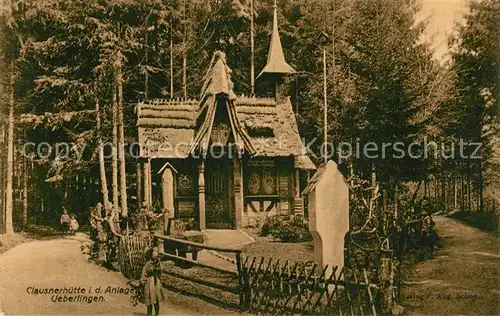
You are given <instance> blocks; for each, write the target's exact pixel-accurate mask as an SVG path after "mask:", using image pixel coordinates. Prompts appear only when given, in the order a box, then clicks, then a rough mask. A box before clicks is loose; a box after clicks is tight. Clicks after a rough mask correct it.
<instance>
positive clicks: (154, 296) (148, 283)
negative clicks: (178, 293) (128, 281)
mask: <svg viewBox="0 0 500 316" xmlns="http://www.w3.org/2000/svg"><path fill="white" fill-rule="evenodd" d="M146 260H147V262H146V264H145V265H144V268H143V269H142V276H141V280H140V282H141V285H143V286H144V304H146V307H147V313H148V315H153V306H154V309H155V315H159V314H160V303H161V302H166V301H167V296H166V291H165V289H164V288H163V286H162V284H161V281H160V274H161V266H160V260H159V259H158V248H157V247H153V248H150V249H148V251H146Z"/></svg>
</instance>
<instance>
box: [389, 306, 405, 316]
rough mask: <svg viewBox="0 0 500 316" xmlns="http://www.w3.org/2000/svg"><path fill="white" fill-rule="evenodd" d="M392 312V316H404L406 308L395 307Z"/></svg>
mask: <svg viewBox="0 0 500 316" xmlns="http://www.w3.org/2000/svg"><path fill="white" fill-rule="evenodd" d="M391 312H392V315H403V313H404V312H405V308H404V307H403V306H401V305H394V306H393V307H392V310H391Z"/></svg>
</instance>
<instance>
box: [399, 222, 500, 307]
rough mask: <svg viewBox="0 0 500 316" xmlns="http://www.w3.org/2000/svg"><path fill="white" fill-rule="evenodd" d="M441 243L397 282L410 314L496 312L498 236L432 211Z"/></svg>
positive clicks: (499, 288)
mask: <svg viewBox="0 0 500 316" xmlns="http://www.w3.org/2000/svg"><path fill="white" fill-rule="evenodd" d="M434 220H435V223H436V230H437V232H438V234H439V236H440V238H441V239H442V243H443V245H442V247H441V248H440V249H439V250H438V251H436V253H435V255H434V258H433V259H431V260H427V261H423V262H420V263H419V264H417V265H416V267H415V270H414V271H413V272H412V273H411V274H410V275H409V276H407V278H406V282H405V283H404V285H403V288H402V298H403V301H402V303H403V305H404V306H405V308H406V312H407V313H408V314H410V315H498V314H500V243H499V241H500V238H499V237H497V236H494V235H492V234H489V233H487V232H484V231H481V230H479V229H477V228H473V227H471V226H468V225H467V224H464V223H463V222H460V221H457V220H455V219H452V218H447V217H442V216H436V217H435V219H434Z"/></svg>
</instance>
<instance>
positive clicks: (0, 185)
mask: <svg viewBox="0 0 500 316" xmlns="http://www.w3.org/2000/svg"><path fill="white" fill-rule="evenodd" d="M1 104H2V108H1V112H0V117H1V118H2V119H1V121H0V124H1V130H0V148H5V121H4V119H3V115H4V114H5V112H4V107H3V106H4V103H3V102H2V103H1ZM5 158H6V156H5V151H4V150H2V152H1V153H0V233H3V232H4V231H5V180H6V178H7V177H6V174H5Z"/></svg>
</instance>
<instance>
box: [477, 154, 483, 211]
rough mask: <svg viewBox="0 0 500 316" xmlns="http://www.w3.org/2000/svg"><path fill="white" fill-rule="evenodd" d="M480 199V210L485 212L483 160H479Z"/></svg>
mask: <svg viewBox="0 0 500 316" xmlns="http://www.w3.org/2000/svg"><path fill="white" fill-rule="evenodd" d="M478 177H479V181H478V192H477V193H478V197H477V198H478V199H479V211H480V212H484V178H483V168H482V160H480V162H479V168H478Z"/></svg>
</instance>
